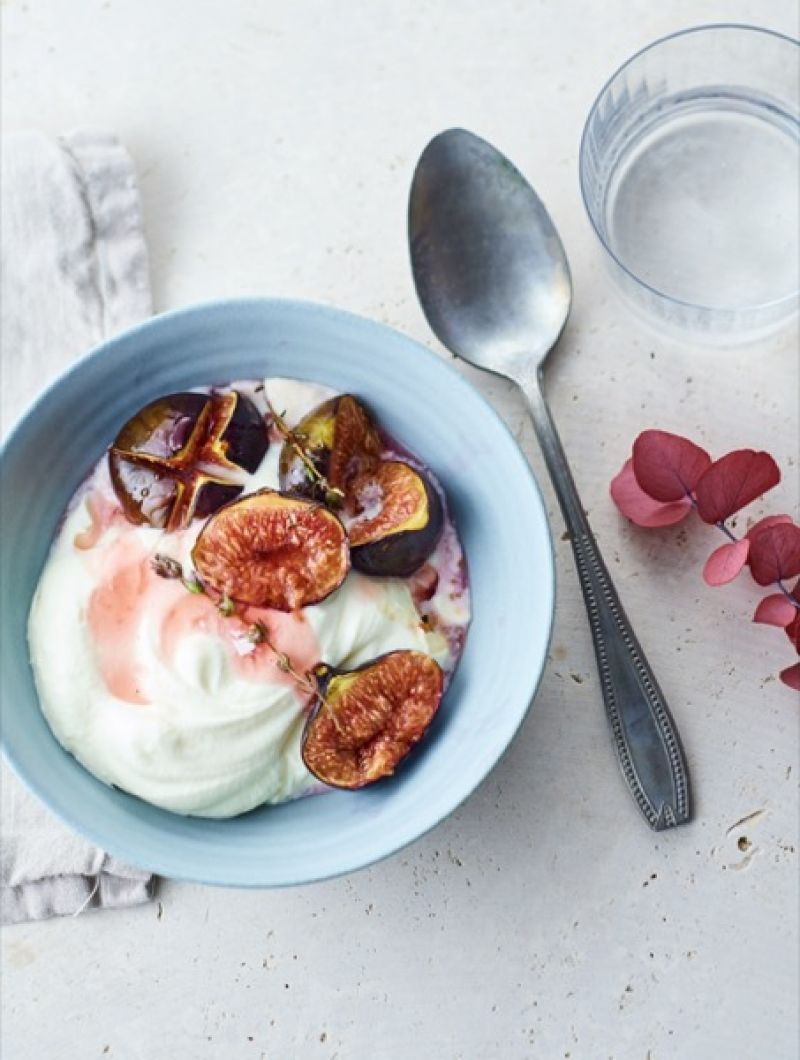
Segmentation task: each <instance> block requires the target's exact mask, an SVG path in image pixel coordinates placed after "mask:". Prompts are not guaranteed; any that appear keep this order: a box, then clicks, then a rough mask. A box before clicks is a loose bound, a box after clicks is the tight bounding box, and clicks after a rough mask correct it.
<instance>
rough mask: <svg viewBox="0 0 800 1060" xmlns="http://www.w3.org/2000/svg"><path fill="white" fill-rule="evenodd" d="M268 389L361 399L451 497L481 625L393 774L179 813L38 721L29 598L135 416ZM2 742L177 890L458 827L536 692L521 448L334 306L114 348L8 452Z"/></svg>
mask: <svg viewBox="0 0 800 1060" xmlns="http://www.w3.org/2000/svg"><path fill="white" fill-rule="evenodd" d="M264 375H279V376H294V377H297V378H300V379H310V380H317V381H319V382H323V383H327V384H329V385H330V386H332V387H335V388H337V389H338V390H343V391H344V390H349V391H353V392H355V393H358V394H361V395H363V397H364V398H365V399H366V400H367V401H368V402H369V404H370V405H371V406H372V407H373V408H374V410H375V412H376V414H377V416H378V417H379V418H380V420H381V422H382V423H384V424H385V425H386V427H387V429H388V430H389V431H390V432H391V433H392V434H394V435H395V436H396V437H398V438H402V440H403V442H405V443H406V444H407V445H408V446H409V447H410V448H411V449H412V450H413V451H414V452H416V453H418V454H419V455H420V456H421V457H423V458H424V459H425V460H426V461H427V462H428V464H429V465H430V467H431V468H432V469H433V471H434V472H435V473H436V474H437V475H438V477H439V478H440V479H441V481H442V483H443V484H444V487H445V489H446V491H447V495H448V497H449V498H450V502H451V505H452V508H453V512H454V515H455V519H456V522H457V525H458V528H459V531H460V533H461V537H462V540H463V543H464V546H465V549H466V553H467V559H468V563H469V571H470V578H471V587H472V593H473V608H474V619H473V622H472V626H471V629H470V632H469V636H468V638H467V644H466V649H465V651H464V655H463V658H462V661H461V664H460V666H459V668H458V671H457V674H456V677H455V679H454V681H453V684H452V685H451V687H450V689H449V691H448V693H447V696H446V697H445V700H444V702H443V704H442V707H441V708H440V710H439V713H438V716H437V718H436V721H435V723H434V725H433V727H432V728H431V730H430V732H429V733H428V734H427V736H426V738H425V740H424V741H423V743H422V744H421V745H420V747H419V749H418V750H417V751H416V752H415V753H414V755H413V756H412V757H411V758H410V759H409V761H408V762H407V763H405V764H404V766H403V768H402V769H401V770H400V771H399V772H398V774H397V776H396V777H393V778H391V779H390V780H387V781H383V782H381V783H379V784H377V785H375V786H374V787H372V788H368V789H366V790H364V791H362V792H352V793H351V792H331V793H330V794H326V795H322V796H319V797H316V798H310V799H302V800H300V801H298V802H292V803H288V804H285V805H282V806H278V807H264V808H262V809H258V810H254V811H253V812H251V813H248V814H245V815H243V816H241V817H237V818H234V819H231V820H227V821H215V820H206V819H201V818H192V817H181V816H178V815H177V814H173V813H169V812H167V811H165V810H160V809H157V808H156V807H155V806H150V805H148V804H147V803H145V802H142V801H141V800H139V799H137V798H135V797H133V796H130V795H126V794H124V793H123V792H120V791H116V790H114V789H112V788H109V787H107V786H106V785H105V784H102V783H101V782H100V781H98V780H96V779H95V778H94V777H93V776H92V775H91V774H90V773H88V772H87V771H86V770H85V769H84V768H83V767H82V766H80V765H79V764H78V763H77V762H76V760H75V759H74V758H73V757H72V756H71V755H69V754H67V753H66V752H65V751H64V750H62V748H61V747H60V745H59V744H58V743H57V742H56V740H55V738H54V737H53V736H52V734H51V732H50V729H49V728H48V726H47V723H46V722H45V720H44V717H43V715H42V713H41V711H40V709H39V705H38V702H37V697H36V691H35V689H34V684H33V679H32V675H31V669H30V665H29V662H28V651H27V644H26V621H27V615H28V609H29V607H30V602H31V597H32V594H33V592H34V589H35V586H36V583H37V580H38V577H39V573H40V571H41V569H42V565H43V563H44V561H45V558H46V556H47V552H48V548H49V545H50V541H51V539H52V537H53V534H54V531H55V529H56V526H57V524H58V521H59V518H60V516H61V514H62V512H63V510H64V507H65V505H66V504H67V502H68V500H69V498H70V496H71V495H72V493H73V491H74V490H75V488H76V487H77V485H78V484H79V483H80V481H81V479H82V478H83V477H84V476H85V475H86V473H87V472H88V471H89V469H90V468H91V467H92V466H93V464H95V463H96V461H97V460H98V459H99V458H100V456H101V455H102V453H103V450H104V449H105V447H106V446H107V445H108V444H109V442H110V441H111V439H112V438H113V437H114V435H115V434H116V432H117V429H118V427H119V424H121V423H122V422H124V421H125V420H126V419H127V418H128V417H129V416H130V415H131V414H132V413H133V412H134V411H135V410H136V409H137V408H139V407H140V406H141V405H144V404H145V403H146V402H148V401H150V400H151V399H153V398H155V397H157V396H158V395H159V394H163V393H169V392H170V391H175V390H181V389H185V388H186V387H191V386H197V385H200V384H210V383H222V382H225V381H228V380H231V379H237V378H238V379H241V378H245V377H259V376H264ZM0 541H1V542H2V557H1V558H2V569H1V574H2V577H1V578H0V596H1V598H2V614H3V622H4V629H3V638H2V656H1V657H0V680H1V681H2V684H1V685H0V691H1V692H2V700H1V702H2V707H3V745H4V750H5V753H6V755H7V757H8V759H9V760H10V762H11V764H12V766H13V767H14V769H15V770H16V772H17V773H18V774H19V775H20V777H22V779H23V780H24V781H25V782H26V783H27V785H28V786H29V787H30V788H31V789H32V790H33V791H34V792H35V793H36V794H37V795H38V796H39V798H40V799H41V800H42V801H43V802H44V803H45V804H46V805H47V806H48V807H49V808H50V809H51V810H52V811H53V812H54V813H56V814H57V815H58V816H59V817H61V818H62V819H63V820H64V821H66V822H67V824H69V825H71V826H72V827H73V828H74V829H76V830H77V831H78V832H82V833H83V834H84V835H85V836H87V837H88V838H89V839H91V840H92V841H94V842H95V843H97V844H98V845H99V846H101V847H103V848H104V849H106V850H108V851H109V852H111V853H112V854H114V855H116V856H118V857H120V858H122V859H124V860H126V861H129V862H132V863H134V864H137V865H140V866H142V867H143V868H147V869H151V870H154V871H155V872H158V873H161V874H162V875H165V876H172V877H177V878H182V879H190V880H197V881H200V882H204V883H214V884H223V885H239V886H252V887H271V886H279V885H284V884H296V883H306V882H309V881H312V880H318V879H323V878H325V877H328V876H333V875H336V874H338V873H343V872H349V871H351V870H353V869H357V868H359V867H361V866H363V865H367V864H369V863H370V862H373V861H375V860H377V859H379V858H382V857H385V856H386V855H388V854H391V853H393V852H394V851H396V850H398V849H399V848H400V847H402V846H404V845H405V844H407V843H410V842H411V841H412V840H414V839H416V838H417V837H418V836H420V835H422V834H423V833H424V832H426V831H427V830H428V829H430V828H432V827H433V826H434V825H435V824H437V823H438V822H439V821H441V820H442V818H443V817H446V816H447V814H449V813H450V812H451V811H452V810H454V809H455V807H456V806H458V805H459V803H460V802H462V800H463V799H465V798H466V797H467V795H469V794H470V792H471V791H472V790H473V789H474V788H475V787H476V786H477V785H478V784H479V783H480V782H481V780H483V778H484V777H485V776H486V774H487V773H488V772H489V770H490V769H491V768H492V766H494V764H495V763H496V762H497V760H498V759H499V757H500V755H501V754H502V753H503V751H504V750H505V749H506V747H507V746H508V744H509V743H510V741H511V739H512V737H513V736H514V734H515V732H516V731H517V729H518V727H519V725H520V723H521V722H522V720H523V718H524V717H525V714H526V712H527V710H528V706H529V704H530V702H531V699H532V697H533V694H534V692H535V691H536V686H537V684H538V682H539V678H540V675H541V673H542V668H543V666H544V662H545V657H546V654H547V648H548V643H549V638H550V629H551V624H552V617H553V596H554V575H553V560H552V548H551V541H550V534H549V530H548V526H547V521H546V517H545V511H544V507H543V504H542V499H541V496H540V494H539V491H538V489H537V486H536V483H535V481H534V479H533V476H532V474H531V472H530V469H529V468H528V465H527V463H526V461H525V459H524V457H523V456H522V454H521V453H520V451H519V449H518V448H517V446H516V444H515V442H514V440H513V439H512V437H511V435H510V433H509V432H508V430H507V429H506V427H505V426H504V424H503V423H502V422H501V420H500V419H499V418H498V417H497V415H496V414H495V413H494V412H493V411H492V409H491V408H490V407H489V405H488V404H487V403H486V401H484V399H483V398H482V397H481V396H480V395H479V394H478V393H477V392H476V391H475V390H474V389H473V388H472V387H471V386H470V385H469V384H468V383H466V382H465V381H464V380H463V379H462V378H461V377H460V376H459V375H457V374H456V373H455V372H454V371H452V369H450V368H449V367H448V366H447V365H446V364H445V363H444V362H443V361H441V360H440V359H439V358H438V357H436V356H435V355H434V354H432V353H431V352H429V351H428V350H426V349H425V348H424V347H422V346H419V345H417V343H415V342H412V341H411V340H410V339H408V338H405V337H404V336H403V335H400V334H399V333H398V332H396V331H392V330H390V329H389V328H386V327H383V326H381V325H379V324H375V323H372V322H370V321H368V320H363V319H361V318H359V317H355V316H351V315H350V314H348V313H343V312H340V311H338V310H335V309H329V308H324V307H321V306H316V305H311V304H305V303H300V302H284V301H269V300H245V301H231V302H221V303H216V304H211V305H205V306H199V307H196V308H192V309H186V310H180V311H178V312H174V313H168V314H166V315H164V316H161V317H156V318H155V319H153V320H151V321H148V322H147V323H145V324H143V325H141V326H140V327H137V328H134V329H133V330H131V331H128V332H126V333H125V334H123V335H120V336H119V337H118V338H115V339H112V340H111V341H110V342H107V343H105V344H104V345H103V346H101V347H99V348H98V349H96V350H94V351H93V352H92V353H90V354H89V355H88V356H87V357H85V358H84V359H83V360H81V361H80V362H78V363H77V364H76V365H75V366H74V367H73V368H71V369H70V370H69V371H68V372H67V373H66V374H65V375H63V376H62V377H61V378H60V379H59V380H58V381H57V382H56V383H54V384H53V385H52V386H51V387H49V388H48V389H47V390H46V391H45V392H44V394H42V396H41V397H40V398H39V400H38V401H37V402H36V403H35V405H33V407H32V408H31V409H30V410H29V411H28V413H27V415H25V416H24V417H23V419H22V420H21V421H20V423H19V424H18V425H17V427H16V429H15V430H14V431H13V433H12V434H11V436H10V437H9V439H8V441H7V443H6V446H5V448H4V451H3V454H2V508H1V509H0Z"/></svg>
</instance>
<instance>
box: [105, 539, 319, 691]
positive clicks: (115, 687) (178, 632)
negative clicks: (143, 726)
mask: <svg viewBox="0 0 800 1060" xmlns="http://www.w3.org/2000/svg"><path fill="white" fill-rule="evenodd" d="M151 558H152V557H151V556H150V554H149V553H148V552H146V551H145V550H144V549H143V548H142V547H141V546H140V545H138V544H136V543H134V542H132V541H131V540H130V537H129V536H126V537H125V538H123V539H122V540H120V541H117V542H115V543H114V544H113V545H112V546H111V547H110V549H109V550H108V553H107V555H106V556H105V557H104V561H103V573H102V575H101V579H100V581H99V582H98V585H97V587H96V588H95V589H94V591H93V592H92V594H91V597H90V599H89V608H88V622H89V629H90V631H91V634H92V639H93V642H94V644H95V649H96V652H97V658H98V664H99V667H100V672H101V674H102V677H103V681H104V683H105V685H106V687H107V688H108V690H109V692H110V693H111V694H112V695H113V696H116V697H117V698H118V699H122V700H124V701H125V702H128V703H134V704H138V705H144V704H147V703H149V702H150V700H149V699H148V697H147V694H146V691H145V689H146V684H147V682H146V677H147V674H146V673H143V672H142V668H141V667H140V665H139V664H138V663H137V661H136V651H135V641H136V635H137V631H138V628H139V624H140V623H141V622H142V621H148V622H154V623H157V624H158V629H159V648H160V652H161V655H162V658H163V659H164V660H165V662H166V663H167V664H169V663H171V662H172V660H173V659H174V657H175V654H176V652H177V650H178V648H179V646H180V644H181V642H182V640H183V639H184V638H185V637H187V636H191V635H192V634H196V633H206V634H209V635H211V636H215V637H219V639H220V640H221V641H222V642H223V643H224V644H225V646H226V648H227V650H228V655H229V658H230V659H231V662H232V664H233V666H234V669H235V671H236V673H237V674H238V676H239V677H241V678H242V679H243V680H245V681H250V682H252V683H254V684H259V683H269V684H280V685H285V686H288V687H291V688H294V689H296V690H297V694H298V698H299V699H300V700H301V701H305V700H306V699H307V698H308V694H307V693H306V692H305V690H304V689H303V688H302V687H300V686H299V684H298V683H297V681H296V679H295V678H294V677H293V676H292V675H291V674H290V673H287V672H285V671H284V670H282V669H280V667H279V666H278V660H277V656H276V654H275V652H274V651H273V650H272V649H271V648H270V647H269V646H268V645H267V644H266V643H261V644H253V643H252V642H251V641H250V640H249V639H248V631H249V630H250V629H251V628H252V627H253V625H254V624H255V623H256V622H260V623H262V625H263V626H264V628H265V630H266V631H267V636H268V638H269V641H270V643H271V644H273V645H274V647H275V648H276V649H277V651H278V652H285V653H286V655H288V657H289V659H290V660H291V664H292V667H293V669H294V670H295V671H296V672H297V673H298V674H300V675H304V674H305V673H306V672H307V671H309V670H311V669H312V668H313V667H314V666H315V665H316V664H317V663H318V662H319V661H320V659H319V645H318V643H317V638H316V636H315V634H314V630H313V629H312V627H311V625H310V623H309V622H308V621H307V620H306V619H305V617H304V616H303V614H302V613H301V612H296V613H291V614H285V613H284V612H282V611H273V610H270V609H267V608H257V607H246V608H243V609H242V610H241V611H240V612H238V613H237V614H234V615H231V616H229V617H227V618H226V617H225V616H224V615H222V614H220V612H219V610H218V609H217V606H216V604H215V602H214V600H212V599H211V598H210V597H209V596H205V595H197V594H193V593H190V592H188V591H187V589H186V588H185V587H184V586H183V584H182V583H181V581H180V580H178V579H164V578H160V577H159V576H158V575H156V574H155V572H154V571H153V569H152V567H151Z"/></svg>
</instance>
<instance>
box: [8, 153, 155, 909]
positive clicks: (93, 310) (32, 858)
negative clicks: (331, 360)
mask: <svg viewBox="0 0 800 1060" xmlns="http://www.w3.org/2000/svg"><path fill="white" fill-rule="evenodd" d="M0 216H1V217H2V387H0V390H2V412H1V415H2V421H1V422H2V428H3V430H4V431H5V430H7V428H8V426H9V423H10V422H11V421H12V420H13V419H15V418H16V417H17V415H19V413H20V412H21V411H22V409H23V408H24V406H25V405H26V404H27V403H28V401H30V400H31V398H33V397H34V396H35V395H36V393H37V392H38V391H39V390H41V388H42V387H43V386H44V385H45V384H46V383H47V382H48V381H49V380H50V379H51V378H52V377H53V376H54V375H55V374H56V373H57V372H59V371H60V370H61V369H62V368H64V367H66V366H67V365H68V364H69V363H70V362H71V361H72V360H74V358H75V357H76V356H78V355H79V354H81V353H84V352H85V351H86V350H88V349H89V348H90V347H92V346H94V345H95V344H96V343H98V342H100V341H102V340H103V339H104V338H106V337H108V336H109V335H111V334H113V333H114V332H115V331H119V330H120V329H122V328H125V327H128V326H129V325H131V324H134V323H136V322H137V321H139V320H141V319H142V318H144V317H146V316H148V315H149V314H150V312H151V307H150V289H149V283H148V273H147V255H146V252H145V244H144V234H143V230H142V217H141V209H140V205H139V193H138V189H137V187H136V180H135V176H134V170H133V165H132V163H131V160H130V158H129V156H128V154H127V152H126V151H125V150H124V149H123V148H122V146H121V145H120V144H119V142H118V141H117V140H116V139H115V138H114V137H111V136H103V135H96V134H89V133H76V134H74V135H71V136H67V137H64V138H63V139H60V140H59V141H57V142H56V141H54V140H51V139H49V138H47V137H45V136H42V135H40V134H39V133H24V134H23V133H21V134H16V135H13V136H9V137H7V138H6V139H5V140H4V141H3V150H2V213H1V214H0ZM0 811H1V817H0V824H1V825H2V851H1V853H2V857H1V858H0V914H1V915H2V920H3V922H4V923H15V922H18V921H22V920H41V919H44V918H46V917H50V916H63V915H66V914H76V913H79V912H82V911H83V910H84V909H86V908H89V907H92V908H95V907H100V908H110V907H114V906H125V905H135V904H137V903H139V902H144V901H146V900H147V899H148V898H150V897H151V896H152V893H153V877H152V876H151V875H150V874H149V873H147V872H144V871H143V870H141V869H137V868H133V867H132V866H130V865H125V864H122V863H121V862H119V861H117V860H116V859H114V858H112V857H110V856H109V855H108V854H105V853H104V852H103V851H102V850H98V849H97V848H96V847H93V846H92V845H91V844H90V843H88V842H86V841H85V840H83V839H81V838H79V837H78V836H76V835H74V834H73V833H72V832H71V831H70V830H69V829H68V828H66V827H65V826H64V825H62V824H61V823H60V822H59V821H57V820H56V819H55V818H54V817H53V816H51V814H50V813H49V812H48V811H47V810H46V809H45V808H44V807H43V806H42V805H41V804H40V803H39V802H38V800H37V799H35V798H34V796H33V795H31V794H30V793H29V792H28V791H27V789H25V788H24V787H23V786H22V785H21V784H20V782H19V781H18V780H17V778H16V777H15V776H14V775H13V773H12V772H11V770H10V769H9V768H8V766H7V765H6V763H5V762H3V763H2V773H1V774H0Z"/></svg>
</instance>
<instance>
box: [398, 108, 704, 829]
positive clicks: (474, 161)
mask: <svg viewBox="0 0 800 1060" xmlns="http://www.w3.org/2000/svg"><path fill="white" fill-rule="evenodd" d="M408 224H409V239H410V244H411V263H412V267H413V270H414V282H415V284H416V288H417V294H418V296H419V300H420V302H421V303H422V308H423V310H424V312H425V315H426V317H427V318H428V322H429V324H430V325H431V327H432V328H433V330H434V331H435V332H436V334H437V336H438V337H439V339H441V341H442V342H443V343H444V345H445V346H447V347H449V349H450V350H452V351H453V353H456V354H458V355H459V356H460V357H463V358H464V359H465V360H466V361H469V362H470V363H472V364H474V365H475V366H476V367H478V368H485V369H488V370H489V371H491V372H496V373H498V374H499V375H503V376H505V377H506V378H508V379H511V380H513V381H514V382H515V383H517V385H518V386H519V387H520V388H521V390H522V392H523V394H524V395H525V397H526V398H527V401H528V407H529V409H530V414H531V418H532V420H533V425H534V427H535V429H536V434H537V436H538V438H539V443H540V445H541V447H542V452H543V453H544V458H545V461H546V463H547V467H548V470H549V471H550V476H551V478H552V480H553V486H554V487H555V491H556V494H557V496H558V500H559V503H560V505H561V510H562V512H563V514H564V520H565V522H566V524H567V529H568V530H569V534H570V538H571V540H572V548H573V550H574V553H575V562H576V566H577V569H578V576H579V578H580V583H581V588H582V589H583V595H584V599H585V601H586V610H587V612H588V616H589V625H590V627H591V631H592V639H593V641H594V648H595V654H596V656H597V665H598V669H599V671H600V677H601V681H602V689H603V698H604V700H605V705H606V712H607V715H608V720H609V722H610V724H611V731H612V734H613V738H614V744H615V747H616V751H617V756H618V758H619V763H620V766H621V768H622V773H623V776H624V778H625V780H626V782H627V784H628V787H629V788H630V791H631V794H632V795H633V797H634V799H635V800H636V804H637V806H638V807H639V809H640V810H641V812H642V814H643V815H644V817H645V819H646V820H647V822H648V824H649V825H650V826H651V827H652V828H654V829H656V830H661V829H663V828H668V827H670V826H672V825H677V824H682V823H683V822H684V821H688V820H689V817H690V814H691V810H690V803H689V777H688V772H687V769H686V761H685V758H684V754H683V748H682V747H681V742H680V738H679V736H678V732H677V729H676V728H675V723H674V721H673V720H672V717H671V715H670V712H669V710H668V708H667V704H666V702H665V701H664V697H663V695H662V693H661V689H660V688H659V687H658V682H657V681H656V679H655V677H654V676H653V673H652V671H651V669H650V667H649V665H648V662H647V659H646V658H645V657H644V653H643V652H642V649H641V648H640V646H639V642H638V641H637V639H636V636H635V635H634V632H633V630H632V629H631V626H630V623H629V622H628V619H627V616H626V615H625V612H624V610H623V608H622V604H621V603H620V601H619V597H618V596H617V592H616V590H615V588H614V585H613V583H612V581H611V578H610V577H609V574H608V571H607V569H606V566H605V563H604V562H603V558H602V556H601V555H600V549H599V548H598V547H597V542H596V541H595V538H594V534H593V533H592V530H591V527H590V526H589V522H588V520H587V518H586V514H585V512H584V510H583V506H582V505H581V501H580V497H579V496H578V491H577V489H576V488H575V483H574V481H573V479H572V474H571V472H570V469H569V465H568V463H567V458H566V455H565V453H564V449H563V447H562V445H561V441H560V440H559V437H558V434H557V433H556V428H555V425H554V423H553V420H552V417H551V415H550V410H549V409H548V406H547V401H546V399H545V396H544V392H543V389H542V387H543V382H544V368H545V365H546V363H547V358H548V355H549V354H550V351H551V350H552V349H553V347H554V346H555V345H556V342H557V341H558V338H559V336H560V335H561V332H562V330H563V328H564V325H565V323H566V320H567V316H568V315H569V310H570V304H571V302H572V281H571V279H570V272H569V266H568V264H567V258H566V255H565V253H564V247H563V246H562V244H561V240H560V239H559V236H558V233H557V232H556V230H555V228H554V227H553V222H552V221H551V220H550V217H549V216H548V214H547V211H546V210H545V208H544V206H543V205H542V203H541V201H540V200H539V198H538V196H537V195H536V193H535V192H534V190H533V188H531V186H530V185H529V184H528V183H527V182H526V180H525V178H524V177H523V176H522V175H521V174H520V173H519V172H518V171H517V170H516V169H515V168H514V166H513V165H512V164H511V162H509V161H508V159H507V158H505V157H504V156H503V155H501V154H500V153H499V151H496V150H495V148H493V147H492V146H491V145H490V144H488V143H486V141H485V140H481V139H480V138H479V137H477V136H474V135H473V134H472V133H469V132H466V131H465V130H463V129H449V130H448V131H447V132H443V133H441V134H440V135H439V136H437V137H435V138H434V139H433V140H432V141H431V142H430V143H429V144H428V146H427V147H426V148H425V150H424V152H423V154H422V157H421V158H420V160H419V163H418V164H417V168H416V171H415V173H414V179H413V182H412V185H411V198H410V203H409V221H408Z"/></svg>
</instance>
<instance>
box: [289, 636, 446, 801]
mask: <svg viewBox="0 0 800 1060" xmlns="http://www.w3.org/2000/svg"><path fill="white" fill-rule="evenodd" d="M314 673H315V676H316V678H317V688H318V693H319V694H318V700H317V704H316V706H315V708H314V710H313V711H312V713H311V714H310V715H309V718H308V721H307V722H306V726H305V730H304V732H303V744H302V748H303V761H304V762H305V764H306V767H307V768H308V769H309V770H310V772H311V773H313V774H314V776H316V777H317V778H318V779H319V780H321V781H322V782H323V783H325V784H329V785H331V786H332V787H335V788H350V789H355V788H363V787H365V786H366V785H367V784H372V783H374V782H375V781H376V780H380V779H381V778H382V777H387V776H389V775H390V774H392V773H393V772H394V771H395V769H396V768H397V766H398V764H399V763H400V762H401V761H402V760H403V759H404V758H405V756H406V755H407V754H408V752H409V751H410V750H411V748H412V747H414V745H415V744H417V743H418V742H419V741H420V739H421V738H422V737H423V735H424V734H425V731H426V730H427V728H428V726H429V725H430V723H431V721H432V719H433V717H434V715H435V714H436V711H437V710H438V707H439V703H440V702H441V698H442V692H443V690H444V675H443V673H442V670H441V668H440V667H439V664H438V663H437V662H436V660H435V659H432V658H431V656H430V655H425V653H424V652H419V651H392V652H389V653H388V654H387V655H382V656H380V657H379V658H377V659H373V660H372V662H368V663H366V664H365V665H363V666H360V667H358V669H356V670H351V671H345V670H335V669H332V668H330V667H327V666H325V665H321V666H318V667H317V669H316V670H315V671H314Z"/></svg>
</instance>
